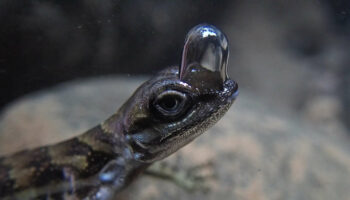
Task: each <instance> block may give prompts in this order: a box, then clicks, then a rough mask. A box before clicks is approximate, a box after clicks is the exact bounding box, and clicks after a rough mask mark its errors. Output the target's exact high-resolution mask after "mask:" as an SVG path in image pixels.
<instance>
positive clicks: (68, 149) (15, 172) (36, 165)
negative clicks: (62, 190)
mask: <svg viewBox="0 0 350 200" xmlns="http://www.w3.org/2000/svg"><path fill="white" fill-rule="evenodd" d="M113 137H115V136H112V135H111V134H110V133H105V132H104V131H103V130H102V128H101V126H97V127H95V128H93V129H91V130H89V131H88V132H86V133H85V134H83V135H81V136H79V137H75V138H72V139H70V140H67V141H65V142H61V143H58V144H56V145H51V146H44V147H40V148H36V149H32V150H25V151H21V152H18V153H16V154H14V155H11V156H8V157H3V158H0V182H1V183H4V184H1V185H0V197H4V196H7V195H11V194H13V193H14V192H19V191H22V190H24V189H26V188H29V187H32V188H40V187H47V186H48V185H55V184H57V183H61V182H68V183H69V182H73V181H75V180H79V179H88V178H90V177H92V176H94V175H96V174H97V173H98V172H99V171H100V170H101V169H102V168H103V167H104V166H105V164H106V163H107V162H109V161H110V160H111V159H113V158H116V157H117V156H118V153H117V152H118V149H117V150H116V149H113V148H112V146H113V142H114V141H115V140H113V139H112V138H113ZM119 152H120V151H119Z"/></svg>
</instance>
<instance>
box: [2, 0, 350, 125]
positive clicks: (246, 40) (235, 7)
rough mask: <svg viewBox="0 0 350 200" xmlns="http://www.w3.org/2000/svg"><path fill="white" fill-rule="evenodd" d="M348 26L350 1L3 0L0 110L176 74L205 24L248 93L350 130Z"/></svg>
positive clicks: (303, 114)
mask: <svg viewBox="0 0 350 200" xmlns="http://www.w3.org/2000/svg"><path fill="white" fill-rule="evenodd" d="M349 16H350V3H349V2H348V1H345V0H344V1H337V0H335V1H330V0H328V1H327V0H313V1H302V0H299V1H273V0H267V1H258V0H250V1H238V0H235V1H228V0H221V1H215V0H207V1H200V0H179V1H161V0H152V1H142V0H129V1H117V0H100V1H94V0H77V1H54V0H46V1H39V0H33V1H16V0H3V1H1V2H0V25H1V29H0V84H1V90H2V91H1V92H2V93H1V98H0V110H1V109H3V108H4V107H5V106H6V105H7V104H8V103H10V102H12V101H13V100H15V99H16V98H19V97H21V96H23V95H25V94H28V93H30V92H33V91H37V90H40V89H44V88H47V87H50V86H53V85H56V84H58V83H61V82H65V81H69V80H73V79H80V78H85V77H93V76H101V75H110V74H126V75H134V74H153V73H155V72H156V71H158V70H159V69H162V68H164V67H165V66H168V65H174V64H178V63H179V62H180V59H181V51H182V46H183V41H184V37H185V35H186V33H187V31H188V30H189V29H190V28H191V27H193V26H194V25H196V24H199V23H203V22H206V23H211V24H213V25H215V26H217V27H219V28H220V29H222V30H223V31H224V32H225V33H226V34H227V36H228V38H229V40H230V42H231V57H230V65H231V66H230V69H229V70H230V74H231V76H232V77H233V78H234V79H236V80H238V82H239V83H240V85H241V88H243V90H242V92H244V90H250V91H252V92H255V93H256V95H257V97H259V100H260V99H261V101H266V102H268V103H270V104H272V105H275V106H280V107H282V108H283V109H286V110H288V111H293V112H294V111H296V113H299V114H301V116H302V117H305V119H307V120H310V122H314V123H315V124H317V123H329V124H330V126H329V127H331V128H333V129H337V127H338V126H342V125H343V124H345V125H346V126H349V125H350V106H349V102H350V67H349V63H350V56H349V55H350V51H349V50H350V48H349V44H350V37H349V34H350V17H349ZM116 87H118V86H116ZM349 127H350V126H349Z"/></svg>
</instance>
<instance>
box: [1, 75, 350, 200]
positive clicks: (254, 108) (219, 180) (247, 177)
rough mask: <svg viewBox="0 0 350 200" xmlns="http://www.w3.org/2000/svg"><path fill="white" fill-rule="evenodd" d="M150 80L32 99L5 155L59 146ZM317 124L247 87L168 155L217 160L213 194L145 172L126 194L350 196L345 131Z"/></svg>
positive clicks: (4, 125)
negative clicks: (266, 101) (210, 125)
mask: <svg viewBox="0 0 350 200" xmlns="http://www.w3.org/2000/svg"><path fill="white" fill-rule="evenodd" d="M143 80H144V79H143V78H125V77H124V78H123V77H104V78H97V79H90V80H80V81H75V82H71V83H67V84H64V85H61V86H59V87H56V88H52V89H51V90H49V91H42V92H39V93H36V94H34V95H30V96H27V97H24V98H22V99H20V100H18V101H17V102H15V103H13V104H12V105H10V106H9V107H8V108H7V109H5V110H4V112H3V113H2V115H1V120H0V154H2V155H3V154H6V153H10V152H14V151H17V150H19V149H24V148H30V147H35V146H39V145H43V144H48V143H54V142H57V141H60V140H63V139H65V138H68V137H72V136H73V135H76V134H79V133H81V132H83V131H85V130H87V129H88V128H90V127H92V126H94V125H96V124H97V123H99V122H101V121H102V120H104V119H105V118H107V117H108V116H109V115H111V114H112V113H113V112H114V111H115V110H116V109H117V108H118V107H119V106H120V105H121V104H122V103H123V101H125V99H126V98H128V97H129V96H130V95H131V93H132V91H133V90H134V89H135V88H136V87H137V86H138V85H139V84H140V83H141V82H142V81H143ZM326 130H328V129H326V128H325V127H322V126H318V127H312V126H311V125H310V124H307V123H305V121H302V120H300V118H299V117H298V116H296V115H294V114H293V113H292V112H289V111H288V110H277V109H276V108H275V107H274V106H273V105H266V104H264V103H262V102H261V101H260V100H259V97H258V96H254V95H252V94H249V93H248V92H245V91H244V90H241V94H240V96H239V98H238V100H237V101H236V103H235V104H234V105H233V107H232V108H231V109H230V110H229V112H228V113H227V114H226V115H225V116H224V118H223V119H222V120H221V121H219V122H218V123H217V124H216V125H215V126H214V127H213V128H211V129H210V130H209V131H207V132H206V133H205V134H204V135H202V136H200V137H199V138H198V139H197V140H195V141H194V142H193V143H191V144H189V145H188V146H186V147H185V148H183V149H181V150H180V151H179V152H177V153H176V154H174V155H172V156H170V157H169V158H167V159H166V161H168V162H170V163H171V162H173V163H176V162H179V161H182V162H181V163H180V164H181V165H182V166H183V167H184V168H186V167H190V166H194V165H198V164H201V163H205V162H207V161H209V160H212V161H213V162H214V174H215V178H214V179H213V180H211V181H210V183H209V184H210V188H211V190H210V191H209V192H208V193H203V192H195V193H188V192H186V191H184V190H183V189H181V188H179V187H177V186H175V185H174V184H172V183H170V182H167V181H164V180H158V179H154V178H151V177H147V176H142V177H140V178H139V179H138V180H137V181H136V182H134V183H133V184H132V185H131V186H130V187H129V188H127V189H126V190H125V191H124V192H123V193H122V194H121V196H120V199H130V200H132V199H145V200H147V199H204V200H205V199H239V200H268V199H271V200H274V199H276V200H277V199H284V200H289V199H309V200H313V199H315V200H316V199H317V200H322V199H324V200H329V199H337V200H347V199H349V197H350V190H349V188H350V146H349V138H348V136H346V134H344V131H342V130H341V129H337V130H336V131H333V132H330V131H326Z"/></svg>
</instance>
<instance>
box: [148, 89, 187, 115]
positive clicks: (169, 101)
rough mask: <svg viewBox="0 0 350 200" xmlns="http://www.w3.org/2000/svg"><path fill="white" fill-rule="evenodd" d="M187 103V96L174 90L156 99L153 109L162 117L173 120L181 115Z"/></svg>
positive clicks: (161, 94) (165, 92) (163, 93)
mask: <svg viewBox="0 0 350 200" xmlns="http://www.w3.org/2000/svg"><path fill="white" fill-rule="evenodd" d="M189 103H190V102H189V97H188V95H187V94H185V93H182V92H179V91H176V90H167V91H164V92H162V93H160V94H159V95H158V96H157V97H156V99H155V100H154V102H153V107H154V108H155V109H156V112H157V113H158V114H160V115H161V116H162V117H170V118H173V117H178V116H180V115H181V114H183V113H184V112H185V111H186V108H188V106H189V105H188V104H189Z"/></svg>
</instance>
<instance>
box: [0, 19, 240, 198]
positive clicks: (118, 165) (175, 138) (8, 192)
mask: <svg viewBox="0 0 350 200" xmlns="http://www.w3.org/2000/svg"><path fill="white" fill-rule="evenodd" d="M228 57H229V47H228V40H227V38H226V36H225V35H224V33H223V32H221V31H220V30H219V29H218V28H216V27H214V26H212V25H209V24H200V25H197V26H195V27H193V28H192V29H191V30H190V31H189V32H188V34H187V36H186V39H185V45H184V49H183V53H182V60H181V64H180V66H172V67H168V68H166V69H164V70H162V71H160V72H159V73H158V74H156V75H155V76H154V77H153V78H151V79H150V80H148V81H146V82H145V83H143V84H142V85H141V86H140V87H139V88H138V89H136V91H135V92H134V94H133V95H132V96H131V97H130V98H129V99H128V100H127V101H126V102H125V103H124V104H123V105H122V106H121V107H120V108H119V109H118V111H117V112H116V113H115V114H113V115H112V116H110V117H109V118H108V119H106V120H105V121H103V122H102V123H100V124H99V125H97V126H95V127H93V128H92V129H90V130H88V131H86V132H85V133H82V134H81V135H79V136H77V137H73V138H71V139H68V140H65V141H62V142H59V143H57V144H52V145H46V146H41V147H37V148H33V149H28V150H22V151H20V152H17V153H14V154H11V155H6V156H4V157H0V199H96V200H105V199H111V198H117V195H118V192H119V191H121V190H122V189H123V188H125V187H127V186H128V185H129V184H130V183H131V182H132V181H133V180H134V179H135V178H136V177H137V176H138V175H139V174H140V173H142V172H143V171H145V170H146V169H147V168H148V167H149V166H150V165H151V164H152V163H154V162H156V161H159V160H161V159H163V158H165V157H167V156H169V155H171V154H172V153H174V152H176V151H177V150H178V149H180V148H181V147H183V146H185V145H186V144H188V143H190V142H191V141H192V140H194V139H195V138H196V137H198V136H199V135H201V134H202V133H203V132H204V131H205V130H206V129H208V128H209V127H211V126H212V125H214V124H215V123H216V122H217V121H218V120H219V119H220V118H221V117H222V116H223V115H224V114H225V112H226V111H227V110H228V109H229V108H230V106H231V105H232V104H233V102H234V101H235V99H236V98H237V96H238V84H237V83H236V82H235V81H234V80H232V79H230V78H229V77H228V75H227V62H228Z"/></svg>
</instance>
